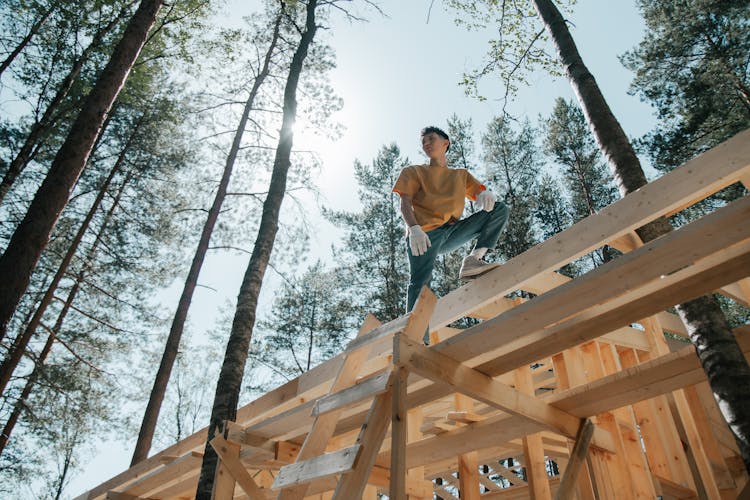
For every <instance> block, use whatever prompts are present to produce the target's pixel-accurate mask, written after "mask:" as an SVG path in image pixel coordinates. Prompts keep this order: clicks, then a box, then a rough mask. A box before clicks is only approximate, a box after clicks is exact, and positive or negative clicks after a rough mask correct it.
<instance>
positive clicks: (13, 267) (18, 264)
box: [0, 0, 163, 339]
mask: <svg viewBox="0 0 750 500" xmlns="http://www.w3.org/2000/svg"><path fill="white" fill-rule="evenodd" d="M162 3H163V0H142V1H141V4H140V5H139V7H138V10H137V11H136V13H135V14H134V15H133V17H132V18H131V20H130V22H129V23H128V26H127V28H126V29H125V32H124V33H123V36H122V38H121V39H120V41H119V42H118V44H117V46H116V47H115V49H114V52H113V53H112V57H111V58H110V60H109V62H108V63H107V66H106V67H105V68H104V70H103V71H102V73H101V75H99V78H98V79H97V82H96V84H95V85H94V88H93V89H92V90H91V93H90V94H89V95H88V97H87V98H86V101H85V102H84V104H83V107H82V108H81V112H80V113H79V114H78V117H77V118H76V120H75V122H74V123H73V125H72V127H71V129H70V132H69V133H68V136H67V138H66V140H65V142H64V143H63V145H62V146H61V147H60V150H59V151H58V153H57V155H56V156H55V159H54V160H53V161H52V165H51V166H50V169H49V172H48V173H47V176H46V177H45V179H44V181H43V182H42V185H41V186H40V187H39V189H38V190H37V192H36V195H34V199H33V200H32V202H31V205H30V206H29V209H28V211H27V212H26V215H25V217H24V219H23V220H22V221H21V223H20V224H19V226H18V227H17V228H16V230H15V232H14V233H13V236H12V237H11V239H10V242H9V244H8V247H7V248H6V249H5V252H4V253H3V255H2V256H0V276H3V279H4V281H5V283H4V286H3V287H2V288H0V339H1V338H3V337H4V336H5V334H6V332H7V329H8V324H9V323H10V319H11V317H12V316H13V313H14V312H15V310H16V308H17V307H18V304H19V302H20V300H21V297H22V296H23V294H24V293H25V292H26V289H27V288H28V286H29V282H30V280H31V274H32V273H33V272H34V269H35V268H36V265H37V263H38V262H39V258H40V256H41V254H42V251H43V250H44V249H45V248H46V246H47V244H48V242H49V237H50V234H51V232H52V229H53V228H54V226H55V224H56V223H57V220H58V219H59V217H60V213H61V212H62V210H63V208H65V205H66V204H67V203H68V199H69V198H70V194H71V192H72V191H73V188H74V187H75V184H76V182H77V181H78V177H79V176H80V174H81V171H82V170H83V167H84V166H85V165H86V161H87V160H88V157H89V154H90V153H91V150H92V148H93V146H94V143H95V142H96V138H97V136H98V135H99V131H100V129H101V127H102V124H103V123H104V120H105V118H106V116H107V113H108V112H109V110H110V109H111V107H112V103H113V102H114V100H115V98H116V97H117V95H118V94H119V93H120V90H121V89H122V86H123V84H124V83H125V80H126V79H127V77H128V74H129V73H130V70H131V68H132V67H133V64H134V63H135V61H136V59H137V58H138V54H140V51H141V49H142V48H143V44H144V43H145V41H146V37H147V36H148V32H149V30H150V28H151V26H153V24H154V21H155V20H156V15H157V13H158V11H159V9H160V7H161V5H162Z"/></svg>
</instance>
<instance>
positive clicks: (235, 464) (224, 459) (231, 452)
mask: <svg viewBox="0 0 750 500" xmlns="http://www.w3.org/2000/svg"><path fill="white" fill-rule="evenodd" d="M210 444H211V447H213V449H214V450H216V454H217V455H218V456H219V459H220V460H221V463H222V464H223V465H224V466H225V467H226V468H227V470H228V471H229V473H230V474H231V475H232V477H233V478H234V480H235V481H237V484H239V485H240V488H242V491H244V492H245V494H247V496H248V497H250V500H264V499H265V498H266V492H264V491H263V490H261V489H260V487H259V486H258V485H257V484H256V483H255V481H254V480H253V478H252V477H251V476H250V474H248V472H247V469H245V466H244V465H242V462H240V459H239V446H237V445H236V444H234V443H230V442H229V441H227V440H226V439H224V436H222V435H221V434H219V435H217V436H216V437H214V438H213V439H212V440H211V443H210ZM232 496H234V495H232Z"/></svg>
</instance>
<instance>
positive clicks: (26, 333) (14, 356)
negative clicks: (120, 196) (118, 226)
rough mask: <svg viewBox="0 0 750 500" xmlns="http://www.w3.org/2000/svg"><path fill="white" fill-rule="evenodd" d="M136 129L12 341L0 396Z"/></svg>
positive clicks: (1, 376) (0, 371)
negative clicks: (37, 302)
mask: <svg viewBox="0 0 750 500" xmlns="http://www.w3.org/2000/svg"><path fill="white" fill-rule="evenodd" d="M139 127H140V121H139V122H138V123H137V124H136V125H135V127H134V129H133V132H132V133H131V135H130V138H129V139H128V142H127V143H126V144H125V146H124V147H123V149H122V151H120V155H119V156H118V158H117V161H115V164H114V165H113V166H112V169H111V170H110V172H109V175H107V178H106V179H105V180H104V183H103V184H102V186H101V188H100V189H99V193H98V194H97V196H96V198H95V199H94V203H93V204H92V205H91V208H89V211H88V213H87V214H86V217H85V218H84V219H83V222H81V226H80V227H79V228H78V232H77V233H76V235H75V236H74V237H73V241H72V242H71V243H70V246H69V247H68V250H67V251H66V252H65V255H64V256H63V259H62V261H61V262H60V265H59V266H58V268H57V271H56V272H55V276H54V277H53V278H52V281H51V282H50V284H49V285H48V286H47V291H46V292H45V294H44V296H43V297H42V300H41V301H40V302H39V305H38V306H37V308H36V311H34V315H33V316H32V317H31V320H30V321H29V323H28V325H26V328H25V329H24V330H23V333H22V334H21V335H19V336H18V337H17V338H16V339H15V340H14V341H13V345H12V346H11V348H10V352H9V353H8V355H7V356H6V357H5V359H4V360H3V363H2V364H1V365H0V393H2V392H4V391H5V388H6V387H7V385H8V382H9V381H10V378H11V376H12V375H13V371H14V370H15V369H16V367H17V366H18V363H20V361H21V357H22V356H23V353H24V352H25V351H26V347H27V346H28V345H29V342H30V341H31V338H32V337H33V336H34V334H35V333H36V329H37V327H38V326H39V323H40V322H41V321H42V316H43V315H44V313H45V311H46V310H47V307H48V306H49V305H50V303H51V302H52V299H53V298H54V296H55V292H56V291H57V286H58V285H59V284H60V281H61V280H62V279H63V277H64V276H65V273H67V271H68V267H69V266H70V263H71V262H72V261H73V257H74V256H75V254H76V252H77V251H78V246H79V245H80V244H81V241H82V240H83V236H84V235H85V234H86V231H88V228H89V224H91V221H92V219H93V218H94V215H96V212H97V211H98V210H99V206H100V205H101V203H102V200H104V196H105V195H106V193H107V190H108V189H109V186H110V184H111V183H112V179H114V177H115V175H116V174H117V173H118V172H119V171H120V169H121V168H122V165H123V164H124V162H125V158H126V157H127V153H128V151H129V150H130V147H131V145H132V142H133V140H134V138H135V136H136V134H137V133H138V129H139Z"/></svg>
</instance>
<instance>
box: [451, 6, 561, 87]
mask: <svg viewBox="0 0 750 500" xmlns="http://www.w3.org/2000/svg"><path fill="white" fill-rule="evenodd" d="M559 3H560V7H561V8H562V9H563V10H565V9H569V8H570V7H571V6H572V5H573V4H575V0H569V1H564V2H559ZM446 4H447V6H448V7H450V8H452V9H453V10H454V11H455V12H456V13H457V16H458V17H456V23H457V24H459V25H463V26H466V27H467V28H469V29H481V28H488V27H489V28H491V29H492V30H493V31H494V30H496V31H497V32H498V35H499V38H498V39H496V40H490V41H489V48H488V50H487V54H486V56H485V60H484V64H483V66H482V67H481V68H478V69H476V70H473V71H471V72H469V73H466V74H464V76H463V80H462V81H461V82H460V84H461V85H463V86H464V87H465V90H466V93H467V94H468V95H470V96H473V97H477V98H479V99H481V100H484V99H485V97H484V96H482V94H481V92H480V90H479V83H480V81H481V80H482V79H483V78H486V77H488V76H491V75H497V76H498V77H499V78H500V81H501V82H502V84H503V87H504V89H505V100H506V101H507V100H508V99H510V98H512V97H513V96H514V95H515V94H516V92H517V91H518V89H519V87H520V86H522V85H528V84H529V77H530V76H531V75H532V74H533V73H534V72H535V71H536V70H538V69H540V68H541V69H543V70H544V71H547V72H549V73H550V74H552V75H556V76H559V75H560V74H561V69H560V63H559V62H558V59H557V56H556V54H555V52H554V49H553V48H552V47H551V45H550V44H549V42H548V37H547V33H546V32H545V30H544V26H542V24H541V23H540V22H539V21H538V19H537V14H536V10H535V9H534V4H533V2H532V1H531V0H521V1H518V2H504V1H503V2H500V1H497V0H448V1H447V2H446Z"/></svg>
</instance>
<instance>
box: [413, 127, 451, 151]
mask: <svg viewBox="0 0 750 500" xmlns="http://www.w3.org/2000/svg"><path fill="white" fill-rule="evenodd" d="M432 132H435V133H436V134H437V135H439V136H440V137H442V138H443V139H445V140H446V141H448V149H450V148H451V138H450V137H448V134H446V133H445V131H444V130H443V129H441V128H438V127H435V126H434V125H430V126H429V127H425V128H423V129H422V131H421V132H420V133H419V136H420V137H424V136H426V135H427V134H431V133H432ZM448 149H446V151H448Z"/></svg>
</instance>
